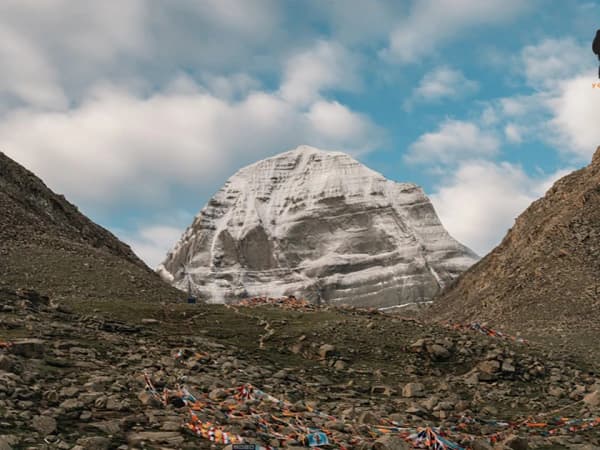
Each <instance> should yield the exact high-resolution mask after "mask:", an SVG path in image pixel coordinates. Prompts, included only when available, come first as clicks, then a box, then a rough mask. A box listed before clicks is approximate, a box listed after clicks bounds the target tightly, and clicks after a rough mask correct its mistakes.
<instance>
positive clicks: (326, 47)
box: [280, 41, 359, 105]
mask: <svg viewBox="0 0 600 450" xmlns="http://www.w3.org/2000/svg"><path fill="white" fill-rule="evenodd" d="M357 73H358V62H357V60H356V57H355V56H354V55H351V54H350V52H348V51H347V50H346V49H345V48H344V47H342V46H341V45H339V44H337V43H335V42H328V41H319V42H317V43H316V44H315V45H314V46H313V47H312V48H310V49H308V50H304V51H302V52H300V53H298V54H295V55H293V56H292V57H291V58H290V59H289V60H288V61H287V63H286V64H285V71H284V75H283V81H282V84H281V88H280V94H281V96H282V97H283V98H284V99H285V100H287V101H289V102H291V103H298V104H300V105H306V104H309V103H311V102H314V101H315V100H317V99H318V98H320V96H321V93H322V92H323V91H324V90H327V89H332V88H335V89H337V90H340V89H351V88H355V87H356V86H357V85H358V84H359V81H358V78H357V75H356V74H357Z"/></svg>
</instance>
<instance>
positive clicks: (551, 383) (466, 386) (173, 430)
mask: <svg viewBox="0 0 600 450" xmlns="http://www.w3.org/2000/svg"><path fill="white" fill-rule="evenodd" d="M0 304H1V305H2V306H0V341H2V342H3V344H2V345H0V347H1V348H0V449H10V448H14V449H20V448H48V449H50V448H64V449H71V448H77V449H112V448H122V449H127V448H190V449H191V448H200V449H201V448H207V449H208V448H215V445H216V448H222V447H224V445H217V444H214V443H211V442H210V441H209V440H207V439H204V438H203V437H201V436H197V435H194V434H192V433H191V429H190V427H189V426H188V425H186V424H189V423H190V422H191V425H192V426H194V427H196V428H195V430H196V431H198V432H199V433H204V434H206V435H207V436H208V433H209V428H208V425H206V424H207V423H208V422H210V423H211V424H212V425H213V426H215V427H216V428H214V429H213V430H212V433H213V434H212V435H211V436H213V438H214V439H217V440H225V439H226V438H225V437H224V435H223V434H222V433H227V435H226V436H227V439H230V440H234V441H235V439H237V438H238V437H240V438H242V439H243V440H244V441H245V442H256V443H259V444H260V445H262V446H264V447H266V446H267V445H271V446H273V447H283V448H305V445H306V444H307V443H306V442H303V440H305V439H307V435H311V434H314V433H316V432H323V433H325V435H322V436H323V437H326V438H327V439H328V440H329V442H330V443H331V444H332V445H331V446H329V447H327V446H324V447H323V448H347V449H352V448H357V449H362V448H364V449H370V448H375V449H404V448H412V445H411V444H413V445H422V446H423V447H421V448H427V447H424V446H425V438H426V437H427V436H426V434H427V430H430V435H429V438H433V439H435V438H440V439H441V440H442V441H443V442H454V443H456V444H457V445H459V446H460V447H462V448H466V447H472V448H474V449H486V448H493V447H492V446H493V445H496V447H495V448H512V449H515V450H517V449H522V448H523V449H525V448H540V449H565V448H566V449H571V448H572V449H581V450H583V449H593V448H598V447H594V445H596V446H598V445H600V421H598V420H596V418H597V417H599V416H600V392H599V391H600V377H598V376H597V375H596V373H597V368H598V367H597V366H598V364H597V363H595V361H594V360H593V359H592V360H589V359H588V360H587V361H586V360H581V355H579V356H578V355H577V354H574V353H572V352H570V351H569V349H568V348H565V349H562V348H560V347H559V346H556V345H550V346H547V345H546V343H545V342H546V341H540V342H542V344H540V343H538V342H537V341H533V342H529V343H520V342H516V341H513V340H511V339H503V338H500V337H493V336H487V335H484V334H481V333H479V332H477V331H475V330H472V329H469V328H468V327H452V326H444V325H439V324H427V323H424V322H421V321H418V320H416V319H412V318H403V317H400V316H397V315H385V314H382V313H379V312H377V311H367V310H358V309H351V308H348V309H340V308H315V307H307V306H303V305H295V304H290V305H286V304H281V305H279V306H268V305H267V306H255V307H250V306H247V307H227V306H223V305H203V304H198V305H188V304H182V303H178V304H165V303H162V304H161V303H157V302H146V301H144V300H143V299H140V300H139V301H131V300H128V301H119V300H118V299H116V300H100V301H98V300H95V301H92V300H86V301H76V300H69V301H66V300H64V301H62V302H61V303H60V304H56V303H54V302H48V301H47V300H46V299H44V298H41V297H39V296H38V295H37V294H35V293H33V292H18V293H16V292H11V291H9V290H3V291H0ZM145 376H146V378H145ZM250 386H252V387H250ZM243 387H245V390H243V389H242V388H243ZM165 388H166V389H168V391H165V392H167V395H164V394H163V389H165ZM153 389H154V390H153ZM190 409H191V410H192V411H193V413H191V412H190ZM193 416H195V419H192V417H193ZM557 418H558V419H557ZM203 425H204V429H203ZM596 425H598V427H596ZM419 431H422V437H423V439H422V440H421V443H420V444H418V440H419V436H418V434H416V433H418V432H419ZM215 433H216V434H215ZM411 435H412V436H411ZM215 436H217V437H215ZM313 437H316V435H314V436H313ZM491 441H497V443H496V444H494V443H493V442H491ZM448 445H449V444H448ZM432 448H433V447H432ZM448 448H450V447H448ZM457 448H458V447H457Z"/></svg>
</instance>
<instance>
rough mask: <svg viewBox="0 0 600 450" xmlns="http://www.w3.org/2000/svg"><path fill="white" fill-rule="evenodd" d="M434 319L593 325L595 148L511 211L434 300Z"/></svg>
mask: <svg viewBox="0 0 600 450" xmlns="http://www.w3.org/2000/svg"><path fill="white" fill-rule="evenodd" d="M431 312H432V313H433V316H434V317H438V318H447V319H451V320H485V321H489V322H490V323H492V324H495V325H497V326H501V327H505V328H512V329H519V330H522V331H527V332H531V331H536V330H537V331H543V330H551V331H552V332H553V333H554V334H557V335H560V334H561V333H563V332H572V331H580V332H585V331H586V330H587V331H589V332H590V333H591V334H593V333H595V332H596V331H595V330H597V329H598V325H597V324H598V322H599V321H598V319H599V318H600V148H599V149H598V150H597V151H596V153H595V155H594V157H593V160H592V162H591V164H590V165H589V166H587V167H585V168H583V169H581V170H578V171H576V172H573V173H571V174H570V175H567V176H566V177H564V178H562V179H560V180H559V181H557V182H556V183H555V184H554V186H553V187H552V188H551V189H550V190H549V191H548V192H547V193H546V195H545V196H544V197H543V198H541V199H539V200H537V201H535V202H534V203H533V204H531V206H530V207H529V208H527V210H526V211H525V212H524V213H523V214H521V215H520V216H519V218H518V219H517V220H516V222H515V225H514V226H513V228H512V229H511V230H510V231H509V232H508V234H507V235H506V237H505V238H504V239H503V241H502V243H501V244H500V245H499V246H498V247H496V248H495V249H494V250H493V251H492V252H491V253H490V254H488V255H487V256H486V257H484V258H483V259H482V260H481V261H479V263H477V264H476V265H475V266H473V267H472V268H471V269H470V270H468V271H467V272H466V273H464V274H463V275H462V276H461V277H460V278H459V279H458V280H457V282H456V283H454V284H453V285H452V286H451V287H450V288H448V289H447V290H446V291H445V292H444V293H443V294H442V295H441V296H440V297H439V298H438V299H437V301H436V303H435V304H434V306H433V309H432V311H431Z"/></svg>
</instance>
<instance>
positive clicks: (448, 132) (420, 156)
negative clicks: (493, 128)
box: [405, 120, 500, 165]
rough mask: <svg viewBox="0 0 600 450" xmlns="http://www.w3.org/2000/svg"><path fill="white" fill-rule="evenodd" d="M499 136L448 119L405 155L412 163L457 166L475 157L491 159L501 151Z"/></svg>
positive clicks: (420, 139)
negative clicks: (499, 149) (462, 161)
mask: <svg viewBox="0 0 600 450" xmlns="http://www.w3.org/2000/svg"><path fill="white" fill-rule="evenodd" d="M499 145H500V142H499V140H498V138H497V137H496V136H494V135H493V134H491V133H490V132H487V131H484V130H482V129H481V128H479V126H478V125H476V124H475V123H472V122H463V121H458V120H446V121H445V122H444V123H442V124H441V125H440V127H439V129H438V130H437V131H435V132H430V133H425V134H423V135H421V136H420V137H419V138H418V139H417V140H416V141H415V142H414V143H413V144H411V146H410V147H409V150H408V153H407V154H406V155H405V160H406V161H407V162H409V163H419V164H424V163H426V164H444V165H448V164H456V163H458V162H459V161H461V160H465V159H468V158H473V157H482V158H483V157H491V156H494V155H495V154H496V153H497V152H498V148H499Z"/></svg>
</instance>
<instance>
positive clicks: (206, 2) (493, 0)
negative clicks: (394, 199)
mask: <svg viewBox="0 0 600 450" xmlns="http://www.w3.org/2000/svg"><path fill="white" fill-rule="evenodd" d="M599 18H600V2H597V1H589V0H582V1H575V0H573V1H558V0H556V1H551V0H530V1H522V0H486V1H480V0H419V1H400V0H389V1H388V0H369V1H367V0H330V1H322V0H303V1H300V0H281V1H277V0H195V1H192V0H172V1H169V2H163V1H158V0H128V1H125V2H97V1H93V2H92V1H86V0H43V1H41V2H40V1H33V0H8V1H5V2H2V4H0V58H2V61H5V64H3V70H2V72H1V73H0V116H2V117H1V118H2V120H1V121H0V149H1V150H2V151H4V152H5V153H7V154H8V155H9V156H11V157H13V158H14V159H16V160H17V161H19V162H21V163H23V164H24V165H26V166H27V167H28V168H30V169H31V170H33V171H34V172H35V173H36V174H38V175H39V176H41V177H42V178H43V179H44V181H46V183H47V184H48V185H49V186H50V187H51V188H52V189H54V190H55V191H57V192H59V193H63V194H65V195H66V196H67V198H68V199H70V200H71V201H72V202H74V203H76V204H77V205H78V206H79V207H80V209H81V210H82V211H83V212H85V213H86V214H88V215H89V216H90V217H91V218H92V219H94V220H96V221H97V222H99V223H100V224H102V225H104V226H106V227H107V228H109V229H110V230H112V231H113V232H114V233H116V234H117V235H118V236H119V237H121V238H122V239H124V240H125V241H126V242H128V243H130V244H131V245H132V247H133V248H134V250H136V252H138V254H139V255H140V256H142V257H143V258H144V259H145V260H146V262H148V263H149V264H150V265H152V266H155V265H156V264H157V263H159V262H160V261H161V259H162V258H163V255H164V254H165V253H166V251H167V250H168V249H169V248H170V247H171V246H172V245H173V243H174V242H175V241H176V240H177V239H178V237H179V235H180V233H181V232H182V231H183V229H184V228H185V227H186V226H187V225H188V224H189V223H190V222H191V220H192V218H193V216H194V215H195V214H196V213H197V212H198V211H199V210H200V209H201V207H202V206H203V205H204V204H205V203H206V201H207V200H208V199H209V198H210V196H211V195H212V194H213V193H214V192H215V191H217V190H218V189H219V188H220V186H221V185H222V184H223V183H224V181H225V180H226V179H227V178H228V177H229V176H230V175H232V174H233V173H234V172H235V171H236V170H238V169H239V168H241V167H243V166H244V165H246V164H248V163H251V162H253V161H256V160H258V159H261V158H265V157H268V156H271V155H274V154H277V153H280V152H283V151H285V150H288V149H291V148H294V147H296V146H298V145H300V144H309V145H313V146H317V147H320V148H323V149H331V150H341V151H346V152H348V153H350V154H352V155H353V156H355V157H356V158H357V159H358V160H359V161H361V162H363V163H364V164H366V165H368V166H370V167H371V168H373V169H375V170H378V171H380V172H382V173H383V174H384V175H385V176H387V177H388V178H390V179H393V180H397V181H412V182H416V183H418V184H420V185H421V186H423V188H424V189H425V191H426V193H427V194H428V195H429V196H430V197H431V199H432V201H433V202H434V206H435V207H436V210H437V211H438V214H439V215H440V217H441V219H442V222H443V223H444V225H445V226H446V228H447V229H448V230H449V231H450V233H451V234H453V235H454V236H455V237H456V238H457V239H459V240H460V241H462V242H463V243H465V244H467V245H469V246H470V247H471V248H473V249H474V250H475V251H476V252H478V253H479V254H484V253H486V252H487V251H489V250H490V249H491V248H493V246H494V245H496V244H497V243H498V242H499V241H500V240H501V238H502V237H503V235H504V234H505V232H506V230H507V229H508V228H509V227H510V226H511V225H512V223H513V221H514V218H515V217H516V216H517V215H518V214H519V213H520V212H521V211H522V210H523V209H524V208H525V207H526V206H527V205H528V204H529V203H530V202H531V201H533V200H534V199H536V198H538V197H539V196H540V195H542V194H543V193H544V192H545V190H546V189H547V188H548V187H549V186H550V185H551V183H552V182H553V181H554V180H556V179H557V178H558V177H560V176H562V175H564V174H565V173H567V172H568V171H570V170H572V169H574V168H578V167H581V166H583V165H585V164H587V162H589V159H590V158H591V155H592V153H593V152H594V150H595V148H596V147H597V146H598V145H600V127H598V126H597V124H598V117H599V116H600V88H593V87H592V83H594V82H596V78H597V59H596V58H595V56H594V55H593V54H592V52H591V41H592V39H593V36H594V35H595V32H596V29H598V28H600V23H599V22H598V20H599Z"/></svg>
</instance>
